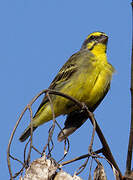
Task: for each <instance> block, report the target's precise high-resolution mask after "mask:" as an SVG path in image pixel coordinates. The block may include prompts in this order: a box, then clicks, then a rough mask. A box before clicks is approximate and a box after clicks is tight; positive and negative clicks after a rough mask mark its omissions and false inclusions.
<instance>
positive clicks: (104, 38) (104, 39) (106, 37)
mask: <svg viewBox="0 0 133 180" xmlns="http://www.w3.org/2000/svg"><path fill="white" fill-rule="evenodd" d="M100 42H101V43H102V44H107V42H108V36H102V38H101V39H100Z"/></svg>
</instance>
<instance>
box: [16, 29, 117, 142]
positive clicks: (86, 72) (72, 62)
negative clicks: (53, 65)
mask: <svg viewBox="0 0 133 180" xmlns="http://www.w3.org/2000/svg"><path fill="white" fill-rule="evenodd" d="M107 42H108V36H107V35H106V34H105V33H103V32H94V33H91V34H90V35H89V36H88V37H87V38H86V40H85V41H84V42H83V45H82V47H81V49H80V50H79V51H78V52H77V53H75V54H73V55H72V56H71V57H70V58H69V59H68V61H67V62H66V63H65V64H64V65H63V67H62V68H61V69H60V71H59V72H58V74H57V76H56V77H55V78H54V80H53V81H52V83H51V85H50V86H49V89H52V90H56V91H59V92H62V93H65V94H67V95H69V96H72V97H73V98H75V99H77V100H79V101H80V102H84V103H85V104H86V105H87V107H88V109H89V110H90V111H92V112H93V111H94V110H95V109H96V107H97V106H98V105H99V104H100V102H101V101H102V99H103V98H104V97H105V95H106V94H107V92H108V90H109V88H110V82H111V79H112V74H113V72H114V68H113V66H112V65H111V64H109V63H108V61H107V56H106V50H107ZM50 97H51V99H52V103H53V108H54V113H55V117H57V116H60V115H68V118H67V122H68V123H66V124H65V125H66V127H65V128H64V135H65V136H64V135H63V134H62V133H60V134H59V137H58V140H59V141H62V140H63V139H65V138H66V137H67V136H68V135H70V134H71V133H72V132H73V130H72V131H71V130H70V129H71V128H70V127H67V125H68V124H69V125H70V124H71V123H72V124H73V122H77V123H78V122H79V124H80V121H83V119H85V118H86V117H84V115H83V117H82V113H80V112H79V111H78V109H77V107H76V106H75V105H74V104H73V103H72V102H71V101H70V100H68V99H66V98H63V97H60V96H55V95H50ZM78 117H79V119H78ZM52 118H53V116H52V111H51V106H50V103H49V101H48V98H47V97H46V96H45V97H44V99H43V101H42V103H41V104H40V106H39V108H38V110H37V112H36V114H35V116H34V118H33V130H35V129H36V128H37V127H38V126H40V125H42V124H43V123H45V122H47V121H50V120H51V119H52ZM73 119H74V120H73ZM70 121H71V122H70ZM72 121H73V122H72ZM70 126H71V125H70ZM67 130H68V132H67ZM69 130H70V131H69ZM74 131H75V130H74ZM29 136H30V125H29V126H28V128H27V129H26V130H25V131H24V132H23V134H22V135H21V137H20V138H19V140H20V141H21V142H23V141H25V140H26V139H27V138H28V137H29Z"/></svg>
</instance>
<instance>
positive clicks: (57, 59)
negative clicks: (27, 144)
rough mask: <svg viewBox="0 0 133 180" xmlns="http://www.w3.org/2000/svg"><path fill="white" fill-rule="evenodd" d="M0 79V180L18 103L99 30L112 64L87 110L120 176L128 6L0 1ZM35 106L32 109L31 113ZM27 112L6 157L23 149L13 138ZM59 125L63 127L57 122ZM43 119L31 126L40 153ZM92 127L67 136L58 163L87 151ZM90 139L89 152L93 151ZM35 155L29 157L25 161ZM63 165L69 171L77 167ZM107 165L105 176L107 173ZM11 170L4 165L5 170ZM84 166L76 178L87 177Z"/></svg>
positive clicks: (126, 110)
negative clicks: (97, 99)
mask: <svg viewBox="0 0 133 180" xmlns="http://www.w3.org/2000/svg"><path fill="white" fill-rule="evenodd" d="M0 26H1V28H0V49H1V51H0V52H1V53H0V77H1V83H2V84H1V93H0V99H1V101H0V104H1V105H0V106H1V131H0V137H1V140H0V154H1V158H0V169H1V172H3V173H1V174H0V176H1V178H0V179H9V174H8V169H7V162H6V150H7V144H8V140H9V137H10V135H11V132H12V129H13V127H14V125H15V123H16V121H17V118H18V117H19V115H20V113H21V111H22V110H23V108H24V107H25V105H26V104H28V102H29V101H30V100H31V99H32V98H33V97H34V96H35V95H36V94H37V93H38V92H39V91H41V90H42V89H46V88H47V87H48V86H49V84H50V82H51V81H52V79H53V78H54V76H55V75H56V73H57V72H58V70H59V69H60V68H61V67H62V65H63V64H64V63H65V61H66V60H67V59H68V58H69V57H70V56H71V55H72V54H73V53H75V52H76V51H78V50H79V49H80V47H81V44H82V42H83V41H84V39H85V38H86V36H87V35H88V34H89V33H91V32H93V31H103V32H105V33H106V34H108V36H109V43H108V51H107V53H108V60H109V62H110V63H111V64H112V65H113V66H114V67H115V69H116V73H115V75H114V77H113V81H112V84H111V89H110V92H109V93H108V95H107V96H106V98H105V99H104V101H103V102H102V103H101V105H100V106H99V107H98V108H97V110H96V111H95V116H96V119H97V121H98V123H99V125H100V127H101V129H102V130H103V133H104V135H105V137H106V139H107V141H108V144H109V146H110V148H111V150H112V153H113V155H114V157H115V159H116V161H117V163H118V165H119V167H120V169H121V171H122V173H124V172H125V165H126V155H127V146H128V136H129V124H130V64H131V63H130V59H131V55H130V54H131V6H130V1H120V0H118V1H116V0H112V1H106V0H102V1H99V0H93V1H89V0H84V1H81V0H78V1H77V0H73V1H72V0H67V1H62V0H56V1H51V0H49V1H46V0H38V1H37V0H12V1H7V0H5V1H1V2H0ZM38 103H39V101H38V102H37V103H36V104H35V106H34V108H33V109H35V108H36V107H37V106H38ZM27 117H28V113H27V114H26V115H25V116H24V118H23V122H22V123H21V124H20V126H19V128H18V130H17V132H16V135H15V140H14V141H13V146H12V153H13V155H15V156H16V157H19V158H21V159H22V158H23V148H24V144H21V143H20V142H19V141H18V137H19V136H20V134H21V132H22V131H23V130H24V128H25V127H26V126H27V124H28V119H27ZM58 119H59V123H60V124H62V125H63V123H64V121H63V119H64V117H60V118H58ZM51 123H52V122H49V123H47V124H45V125H43V126H42V127H40V128H38V130H37V131H36V133H35V135H34V144H36V146H37V147H38V148H39V149H41V148H42V147H43V144H45V142H46V140H47V131H48V128H49V127H50V124H51ZM58 132H59V130H58V128H56V129H55V134H54V141H55V146H56V147H55V150H54V152H53V156H54V157H55V159H56V160H59V159H60V158H61V156H62V153H63V143H58V142H57V138H56V137H57V134H58ZM91 132H92V126H91V124H90V122H89V120H88V122H86V123H85V124H84V125H83V127H81V128H80V129H79V130H78V131H77V132H76V133H74V134H73V135H72V136H71V137H70V143H71V147H70V152H69V154H68V157H67V158H66V160H68V159H71V158H73V157H76V156H79V155H83V154H85V153H87V150H88V145H89V140H90V135H91ZM100 147H101V145H100V143H99V140H98V138H97V137H96V138H95V142H94V150H96V149H97V148H100ZM37 157H39V156H38V155H37V154H35V153H33V154H32V159H35V158H37ZM82 163H83V162H82V161H79V162H78V163H73V164H71V165H69V166H67V167H65V168H64V170H66V171H68V172H70V173H71V174H73V173H74V171H75V170H76V169H77V168H78V167H79V166H80V165H81V164H82ZM103 163H104V164H105V165H106V166H107V168H106V172H107V174H108V176H109V179H113V174H112V172H111V170H110V168H109V166H108V165H107V164H106V163H105V161H104V162H103ZM17 167H18V165H17V164H16V163H14V162H12V169H13V170H15V171H16V170H17ZM88 172H89V166H87V169H86V170H85V171H84V172H83V173H82V174H81V177H82V178H83V179H87V176H88Z"/></svg>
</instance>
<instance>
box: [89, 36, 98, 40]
mask: <svg viewBox="0 0 133 180" xmlns="http://www.w3.org/2000/svg"><path fill="white" fill-rule="evenodd" d="M96 38H97V37H96V36H91V37H90V38H89V40H94V39H96Z"/></svg>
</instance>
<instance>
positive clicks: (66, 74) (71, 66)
mask: <svg viewBox="0 0 133 180" xmlns="http://www.w3.org/2000/svg"><path fill="white" fill-rule="evenodd" d="M80 55H81V54H80V51H79V52H77V53H75V54H73V55H72V56H71V57H70V58H69V59H68V61H67V62H66V63H65V64H64V65H63V67H62V68H61V69H60V71H59V72H58V74H57V76H56V77H55V78H54V80H53V81H52V83H51V84H50V86H49V89H53V90H56V87H57V85H58V84H62V83H64V82H65V81H67V80H68V79H69V78H70V77H71V76H72V75H73V74H74V73H75V72H76V71H77V69H78V68H77V64H76V61H77V60H78V58H79V56H80ZM47 102H48V98H47V96H44V98H43V100H42V102H41V104H40V106H39V108H38V110H37V112H36V114H37V113H38V111H39V110H40V109H41V108H42V106H43V105H44V104H45V103H47ZM36 114H35V115H36Z"/></svg>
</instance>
